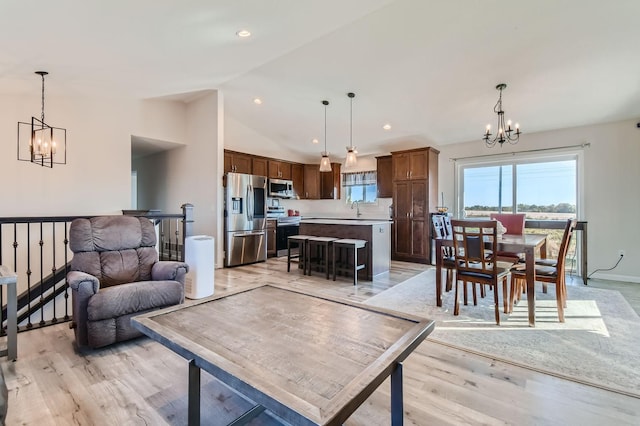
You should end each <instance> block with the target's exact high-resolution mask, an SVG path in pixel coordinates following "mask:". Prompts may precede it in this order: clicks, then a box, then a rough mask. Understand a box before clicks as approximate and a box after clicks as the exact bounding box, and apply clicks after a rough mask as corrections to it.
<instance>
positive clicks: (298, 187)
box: [291, 163, 304, 198]
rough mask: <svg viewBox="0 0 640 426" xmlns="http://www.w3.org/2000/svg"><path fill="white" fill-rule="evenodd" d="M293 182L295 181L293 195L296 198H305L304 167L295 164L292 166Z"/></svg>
mask: <svg viewBox="0 0 640 426" xmlns="http://www.w3.org/2000/svg"><path fill="white" fill-rule="evenodd" d="M291 180H292V181H293V193H294V194H295V196H296V197H299V198H304V196H303V195H304V165H303V164H298V163H294V164H292V165H291Z"/></svg>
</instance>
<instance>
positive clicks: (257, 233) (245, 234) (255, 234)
mask: <svg viewBox="0 0 640 426" xmlns="http://www.w3.org/2000/svg"><path fill="white" fill-rule="evenodd" d="M264 234H265V233H264V231H260V232H243V233H242V234H233V238H236V237H237V238H244V237H256V236H260V235H264Z"/></svg>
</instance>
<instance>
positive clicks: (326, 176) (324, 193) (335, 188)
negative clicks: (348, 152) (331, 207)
mask: <svg viewBox="0 0 640 426" xmlns="http://www.w3.org/2000/svg"><path fill="white" fill-rule="evenodd" d="M319 170H320V167H319V166H318V173H320V199H322V200H339V199H340V187H341V186H342V185H341V184H342V182H340V163H331V171H330V172H320V171H319Z"/></svg>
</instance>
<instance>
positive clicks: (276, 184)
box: [268, 179, 294, 198]
mask: <svg viewBox="0 0 640 426" xmlns="http://www.w3.org/2000/svg"><path fill="white" fill-rule="evenodd" d="M268 186H269V191H268V192H269V197H277V198H293V197H294V194H293V181H291V180H285V179H269V184H268Z"/></svg>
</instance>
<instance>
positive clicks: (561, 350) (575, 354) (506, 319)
mask: <svg viewBox="0 0 640 426" xmlns="http://www.w3.org/2000/svg"><path fill="white" fill-rule="evenodd" d="M443 281H444V280H443ZM460 288H461V289H462V285H461V286H460ZM567 292H568V301H567V309H566V310H565V323H560V322H559V321H558V312H557V308H556V301H555V287H554V286H553V285H549V292H548V293H547V294H544V293H542V284H540V283H536V327H535V328H532V327H529V326H528V320H527V318H528V314H527V300H526V296H525V295H523V297H524V299H522V300H520V302H519V303H518V305H517V306H516V307H515V308H514V310H513V313H511V314H509V315H507V314H504V313H503V312H502V310H503V308H502V288H500V315H501V318H500V325H499V326H498V325H496V323H495V317H494V308H493V293H491V291H487V296H486V297H485V298H484V299H483V298H480V295H479V294H478V305H477V306H474V305H473V301H472V298H471V293H470V294H469V304H468V305H466V306H465V305H464V304H463V303H462V296H461V302H460V315H458V316H454V315H453V304H454V292H453V291H451V292H448V293H445V294H444V296H443V303H442V307H441V308H438V307H436V303H435V268H432V269H431V270H428V271H425V272H422V273H420V274H419V275H417V276H415V277H413V278H410V279H409V280H407V281H405V282H403V283H401V284H398V285H396V286H394V287H392V288H390V289H389V290H386V291H384V292H382V293H380V294H378V295H376V296H374V297H372V298H370V299H368V300H367V301H366V302H365V303H367V304H370V305H374V306H380V307H384V308H387V309H393V310H396V311H402V312H407V313H411V314H415V315H419V316H422V317H426V318H430V319H433V320H435V321H436V328H435V330H434V331H433V333H431V335H429V337H428V339H430V340H434V341H438V342H440V343H444V344H447V345H451V346H454V347H456V348H460V349H463V350H470V351H473V352H476V353H479V354H481V355H486V356H489V357H491V358H495V359H498V360H503V361H506V362H510V363H513V364H517V365H520V366H523V367H527V368H532V369H535V370H538V371H542V372H544V373H547V374H552V375H555V376H559V377H564V378H567V379H570V380H575V381H579V382H583V383H586V384H590V385H595V386H599V387H603V388H607V389H611V390H615V391H618V392H622V393H625V394H628V395H632V396H636V397H640V317H638V315H637V314H636V312H635V311H634V310H633V309H632V308H631V306H630V305H629V304H628V303H627V301H626V300H625V299H624V297H623V296H622V295H621V294H620V293H619V292H618V291H614V290H603V289H596V288H590V287H588V286H579V287H578V286H569V287H568V288H567Z"/></svg>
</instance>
